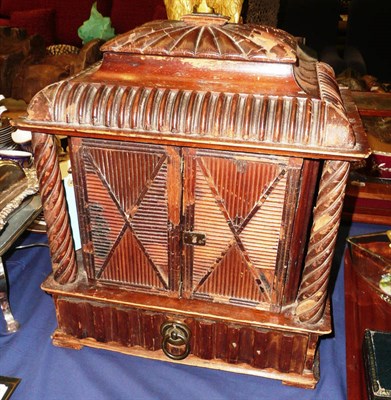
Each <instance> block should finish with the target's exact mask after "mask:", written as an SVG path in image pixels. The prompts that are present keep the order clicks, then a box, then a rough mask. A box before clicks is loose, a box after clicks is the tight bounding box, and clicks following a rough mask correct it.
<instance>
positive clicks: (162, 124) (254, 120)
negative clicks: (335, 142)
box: [53, 79, 346, 146]
mask: <svg viewBox="0 0 391 400" xmlns="http://www.w3.org/2000/svg"><path fill="white" fill-rule="evenodd" d="M325 81H326V79H325ZM334 97H336V96H329V97H327V96H326V97H325V99H328V100H330V101H332V103H327V102H324V101H321V100H319V99H315V98H308V97H289V96H281V97H279V96H271V95H270V96H268V95H261V94H260V95H253V94H233V93H219V92H209V91H192V90H179V89H164V88H153V89H152V88H148V87H125V86H121V85H112V84H108V83H105V84H104V85H103V84H94V85H91V84H89V83H82V82H63V83H61V84H59V86H58V89H57V91H56V93H55V99H54V100H53V104H54V109H53V120H54V121H56V122H58V123H66V124H68V125H71V126H92V127H108V128H111V129H113V130H116V129H120V130H123V131H127V130H129V131H146V132H151V133H153V132H166V133H168V132H169V133H171V134H173V135H179V136H181V135H186V136H188V135H190V136H192V135H197V136H201V137H205V138H208V137H209V138H221V139H230V140H233V141H245V142H251V143H257V142H260V143H262V142H267V143H281V144H292V145H311V146H322V145H331V143H329V144H328V143H325V124H327V123H328V122H327V118H328V117H329V116H328V113H329V110H331V108H332V106H331V104H332V105H333V104H334V103H335V99H334ZM68 104H72V107H67V105H68ZM337 104H338V105H339V104H340V101H338V103H337ZM330 107H331V108H330ZM341 121H342V120H341ZM345 122H346V121H345V119H343V123H345ZM341 123H342V122H341Z"/></svg>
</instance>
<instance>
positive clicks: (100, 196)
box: [81, 139, 169, 289]
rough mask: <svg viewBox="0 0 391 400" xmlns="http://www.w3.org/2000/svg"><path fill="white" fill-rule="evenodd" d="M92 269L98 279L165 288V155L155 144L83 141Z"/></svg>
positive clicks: (166, 247) (166, 210)
mask: <svg viewBox="0 0 391 400" xmlns="http://www.w3.org/2000/svg"><path fill="white" fill-rule="evenodd" d="M81 154H82V160H83V165H84V167H85V174H86V178H85V182H86V191H87V202H88V207H87V210H88V211H87V212H88V216H87V220H88V221H89V224H91V229H88V231H90V235H91V239H92V245H93V259H94V261H93V262H94V265H93V271H95V275H94V276H91V278H97V279H100V280H102V281H109V282H116V283H126V284H131V285H134V286H137V287H140V288H141V287H143V288H157V289H167V288H168V285H169V282H168V280H169V278H168V275H169V273H168V249H169V239H168V231H167V224H168V201H167V190H166V185H167V157H166V155H165V153H164V151H163V150H162V148H161V147H152V148H150V147H148V149H147V150H146V149H145V148H143V147H142V146H141V147H140V146H138V147H137V148H136V149H133V148H132V146H131V145H129V144H127V145H125V144H116V143H114V142H112V143H105V145H103V146H102V144H97V142H96V141H94V140H89V139H85V140H84V147H83V150H82V152H81Z"/></svg>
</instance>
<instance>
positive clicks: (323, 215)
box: [296, 161, 350, 323]
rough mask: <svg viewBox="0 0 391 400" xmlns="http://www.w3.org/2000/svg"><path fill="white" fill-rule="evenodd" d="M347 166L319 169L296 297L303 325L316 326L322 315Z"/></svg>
mask: <svg viewBox="0 0 391 400" xmlns="http://www.w3.org/2000/svg"><path fill="white" fill-rule="evenodd" d="M349 167H350V164H349V163H348V162H346V161H326V162H325V164H324V167H323V172H322V177H321V181H320V186H319V193H318V199H317V202H316V206H315V209H314V212H313V224H312V229H311V235H310V240H309V245H308V251H307V256H306V259H305V265H304V271H303V276H302V280H301V285H300V288H299V293H298V296H297V307H296V315H297V317H298V318H299V319H300V321H303V322H309V323H317V322H319V321H320V319H321V318H322V316H323V312H324V308H325V305H326V298H327V288H328V282H329V277H330V270H331V263H332V259H333V255H334V248H335V242H336V239H337V233H338V229H339V223H340V219H341V213H342V206H343V199H344V195H345V186H346V181H347V178H348V175H349Z"/></svg>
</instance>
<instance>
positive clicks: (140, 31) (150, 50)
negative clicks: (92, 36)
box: [102, 15, 296, 63]
mask: <svg viewBox="0 0 391 400" xmlns="http://www.w3.org/2000/svg"><path fill="white" fill-rule="evenodd" d="M102 51H104V52H119V53H136V54H144V55H162V56H173V57H196V58H211V59H220V60H221V59H223V60H224V59H225V60H242V61H267V62H280V63H294V62H295V61H296V41H295V39H294V37H293V36H291V35H289V34H288V33H286V32H284V31H281V30H279V29H276V28H273V27H268V26H259V25H246V24H230V23H227V20H226V18H225V17H217V16H211V17H208V16H204V17H197V16H194V15H190V16H187V17H184V20H182V21H153V22H150V23H147V24H145V25H142V26H140V27H138V28H136V29H134V30H132V31H130V32H127V33H124V34H122V35H119V36H117V37H116V38H114V39H112V40H111V41H110V42H108V43H106V44H105V45H104V46H103V47H102Z"/></svg>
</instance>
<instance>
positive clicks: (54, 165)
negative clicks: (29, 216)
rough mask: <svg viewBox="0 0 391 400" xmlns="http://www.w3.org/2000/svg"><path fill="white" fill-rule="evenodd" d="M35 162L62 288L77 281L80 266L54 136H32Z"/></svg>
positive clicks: (55, 269) (53, 254) (49, 238)
mask: <svg viewBox="0 0 391 400" xmlns="http://www.w3.org/2000/svg"><path fill="white" fill-rule="evenodd" d="M32 145H33V151H34V161H35V166H36V169H37V176H38V180H39V187H40V194H41V199H42V206H43V213H44V217H45V221H46V224H47V234H48V241H49V248H50V254H51V258H52V267H53V275H54V279H55V281H56V282H58V283H60V284H65V283H71V282H73V281H74V280H75V279H76V275H77V263H76V256H75V251H74V247H73V239H72V234H71V227H70V222H69V215H68V210H67V205H66V200H65V195H64V187H63V184H62V179H61V172H60V167H59V163H58V157H57V147H56V144H55V142H54V138H53V136H52V135H47V134H44V133H33V137H32Z"/></svg>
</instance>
